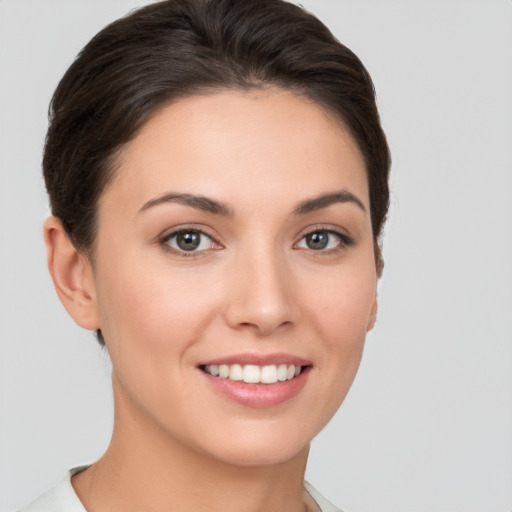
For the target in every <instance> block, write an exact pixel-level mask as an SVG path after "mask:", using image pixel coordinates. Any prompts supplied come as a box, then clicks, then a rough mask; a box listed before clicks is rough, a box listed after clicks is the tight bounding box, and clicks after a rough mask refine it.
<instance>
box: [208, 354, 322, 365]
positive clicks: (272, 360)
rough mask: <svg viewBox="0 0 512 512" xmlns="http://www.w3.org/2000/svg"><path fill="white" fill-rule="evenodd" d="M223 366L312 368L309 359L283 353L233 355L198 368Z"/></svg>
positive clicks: (213, 360) (210, 361) (211, 361)
mask: <svg viewBox="0 0 512 512" xmlns="http://www.w3.org/2000/svg"><path fill="white" fill-rule="evenodd" d="M221 364H227V365H231V364H240V365H245V364H254V365H257V366H268V365H271V364H275V365H279V364H287V365H291V364H293V365H295V366H310V365H311V364H312V363H311V361H308V360H307V359H304V358H302V357H298V356H295V355H292V354H286V353H283V352H280V353H274V354H255V353H244V354H232V355H230V356H225V357H218V358H215V359H210V360H208V361H202V362H201V363H199V365H198V366H206V365H221Z"/></svg>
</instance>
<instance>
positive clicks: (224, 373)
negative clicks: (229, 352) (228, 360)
mask: <svg viewBox="0 0 512 512" xmlns="http://www.w3.org/2000/svg"><path fill="white" fill-rule="evenodd" d="M219 377H222V378H223V379H227V378H228V377H229V366H228V365H227V364H221V365H219Z"/></svg>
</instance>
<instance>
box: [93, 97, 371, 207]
mask: <svg viewBox="0 0 512 512" xmlns="http://www.w3.org/2000/svg"><path fill="white" fill-rule="evenodd" d="M117 168H118V172H117V173H116V178H115V179H114V180H113V182H112V183H111V185H110V186H109V187H108V188H107V190H106V191H105V192H104V194H103V196H102V198H100V207H101V204H102V202H106V201H109V200H110V199H112V198H114V197H117V199H119V198H121V197H123V198H124V199H123V201H124V202H125V203H126V206H128V203H129V202H132V201H133V203H134V205H135V204H139V205H142V204H143V203H144V202H146V201H147V200H148V199H151V197H154V196H157V195H159V194H162V193H164V192H166V191H177V192H192V193H197V194H204V195H209V196H210V195H213V196H215V197H218V198H219V199H222V200H223V201H226V202H232V201H234V202H237V201H240V200H241V199H243V200H244V201H245V204H246V205H250V204H254V205H262V204H265V203H266V202H269V201H272V200H273V198H275V197H276V196H278V195H279V196H281V197H282V198H285V197H290V198H292V197H294V198H298V199H300V197H299V196H301V195H304V194H307V195H308V196H311V195H315V194H321V193H325V192H327V191H330V190H336V189H340V188H347V187H348V188H350V189H351V192H353V193H357V194H358V195H359V196H360V198H361V200H362V201H363V202H364V203H365V204H366V205H367V203H368V191H367V177H366V170H365V163H364V158H363V156H362V154H361V152H360V150H359V148H358V146H357V143H356V142H355V140H354V139H353V137H352V136H351V134H350V133H349V132H348V130H347V129H346V128H345V127H344V126H343V124H342V123H341V122H340V121H339V120H338V119H337V118H336V117H335V116H334V115H330V114H329V113H328V112H327V111H326V110H325V109H323V108H322V107H320V106H319V105H317V104H316V103H314V102H312V101H310V100H309V99H307V98H305V97H303V96H299V95H296V94H294V93H292V92H289V91H282V90H253V91H246V92H244V91H232V90H227V91H221V92H215V93H209V94H202V95H194V96H191V97H187V98H185V99H181V100H179V101H177V102H175V103H172V104H170V105H167V106H165V107H163V108H161V109H160V110H159V111H158V112H157V113H156V115H154V116H153V117H152V118H151V119H150V120H149V121H148V122H147V123H146V124H145V125H144V126H143V127H142V129H141V130H140V131H139V133H138V134H137V136H136V137H135V138H134V139H133V140H132V141H130V142H129V143H128V144H126V145H125V147H124V148H123V149H122V150H121V152H120V154H119V161H118V165H117ZM128 200H130V201H128Z"/></svg>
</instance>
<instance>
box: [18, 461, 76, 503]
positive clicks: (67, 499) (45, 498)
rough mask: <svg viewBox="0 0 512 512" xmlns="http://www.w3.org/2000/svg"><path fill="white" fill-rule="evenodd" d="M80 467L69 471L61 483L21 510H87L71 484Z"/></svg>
mask: <svg viewBox="0 0 512 512" xmlns="http://www.w3.org/2000/svg"><path fill="white" fill-rule="evenodd" d="M80 469H83V468H76V469H74V470H71V471H68V472H67V473H66V474H65V475H64V477H63V478H62V479H61V480H60V481H59V483H58V484H57V485H56V486H55V487H52V488H51V489H50V490H48V491H46V492H45V493H44V494H42V495H41V496H39V498H37V499H36V500H35V501H33V502H32V503H30V504H29V505H27V506H26V507H24V508H22V509H21V510H19V512H86V510H85V508H84V506H83V505H82V502H81V501H80V499H79V498H78V496H77V495H76V493H75V490H74V489H73V486H72V485H71V477H72V476H73V475H74V474H75V473H78V472H79V470H80Z"/></svg>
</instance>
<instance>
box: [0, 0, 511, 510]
mask: <svg viewBox="0 0 512 512" xmlns="http://www.w3.org/2000/svg"><path fill="white" fill-rule="evenodd" d="M141 3H143V2H142V1H141V0H108V1H105V0H60V1H59V0H44V1H41V0H3V1H2V0H0V171H1V174H0V343H1V345H0V350H1V352H0V414H1V416H0V436H1V437H0V509H1V510H2V511H5V512H7V511H9V510H12V509H14V508H16V507H19V506H21V505H22V504H24V503H25V502H26V501H28V500H30V499H32V498H34V497H35V496H36V495H37V494H39V493H40V492H42V491H43V490H44V489H46V488H47V487H49V486H50V485H52V484H54V483H55V482H56V481H57V479H59V478H60V477H61V476H62V474H63V473H64V472H65V471H66V470H67V469H68V468H70V467H72V466H76V465H79V464H83V463H87V462H92V461H94V460H95V459H96V458H97V457H99V455H100V454H101V453H102V451H103V450H104V449H105V447H106V446H107V443H108V441H109V436H110V431H111V427H112V419H111V418H112V399H111V391H110V380H109V362H108V356H107V355H106V354H105V353H104V352H102V351H101V350H100V349H99V348H98V347H97V344H96V342H95V340H94V338H93V335H92V334H91V333H89V332H87V331H83V330H81V329H80V328H79V327H77V326H75V325H74V324H73V322H72V321H71V320H70V319H69V318H68V317H67V315H66V313H65V311H64V309H63V308H62V306H61V305H60V303H59V302H58V299H57V297H56V295H55V292H54V291H53V288H52V285H51V282H50V279H49V277H48V276H47V272H46V261H45V251H44V247H43V241H42V236H41V226H42V222H43V220H44V218H45V217H46V215H47V214H48V206H47V199H46V196H45V192H44V185H43V182H42V178H41V176H40V160H41V149H42V144H43V139H44V134H45V129H46V111H47V106H48V102H49V99H50V96H51V93H52V92H53V90H54V88H55V86H56V85H57V82H58V80H59V79H60V77H61V76H62V74H63V73H64V71H65V70H66V68H67V67H68V66H69V65H70V63H71V62H72V60H73V58H74V56H75V55H76V53H77V52H78V51H79V50H80V49H81V47H82V46H83V45H84V44H85V43H86V42H87V41H88V40H89V39H90V38H91V37H92V36H93V35H94V34H95V33H96V32H97V31H98V30H99V29H101V28H102V27H103V26H104V25H106V24H107V23H108V22H110V21H112V20H113V19H115V18H117V17H119V16H120V15H122V14H124V13H126V12H127V11H128V10H130V9H131V8H134V7H135V6H137V5H141ZM302 4H303V5H304V6H305V7H307V8H308V9H309V10H311V11H313V12H315V13H316V14H317V15H318V16H319V17H320V18H321V19H322V20H323V21H324V22H326V23H327V25H328V26H329V27H330V28H331V29H332V30H333V31H334V33H335V34H336V35H337V36H338V38H339V39H340V40H341V41H342V42H343V43H345V44H346V45H347V46H349V47H350V48H351V49H353V50H354V51H355V52H356V53H357V54H358V55H359V56H360V57H361V59H362V60H363V62H364V63H365V65H366V66H367V68H368V69H369V71H370V73H371V74H372V77H373V79H374V81H375V85H376V89H377V94H378V103H379V106H380V110H381V114H382V119H383V124H384V127H385V130H386V131H387V134H388V137H389V143H390V146H391V149H392V154H393V168H392V179H391V185H392V206H391V214H390V219H389V223H388V225H387V227H386V236H385V241H384V254H385V259H386V268H385V272H384V277H383V279H382V280H381V282H380V284H379V294H380V311H379V320H378V322H377V325H376V328H375V330H374V332H372V333H371V335H370V336H369V337H368V340H367V346H366V349H365V355H364V358H363V362H362V365H361V369H360V372H359V375H358V377H357V379H356V382H355V383H354V385H353V388H352V390H351V391H350V393H349V396H348V398H347V400H346V401H345V403H344V405H343V406H342V408H341V409H340V411H339V413H338V414H337V415H336V417H335V418H334V420H333V421H332V422H331V423H330V424H329V426H328V427H327V428H326V429H325V430H324V431H323V432H322V433H321V434H320V435H319V436H318V438H317V439H316V440H314V442H313V445H312V451H311V458H310V464H309V469H308V472H307V478H308V479H309V480H310V481H311V482H312V483H313V484H314V485H315V486H316V487H317V488H318V489H319V490H320V491H321V492H322V493H324V494H325V495H326V496H327V497H328V498H330V499H331V501H333V502H334V503H336V504H337V505H338V506H340V507H342V508H343V509H346V510H347V511H350V512H445V511H446V512H506V511H510V510H512V149H511V146H512V2H511V1H510V0H480V1H472V0H465V1H463V0H429V1H423V0H386V1H382V0H380V1H379V0H373V1H371V0H351V1H346V0H302Z"/></svg>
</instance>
